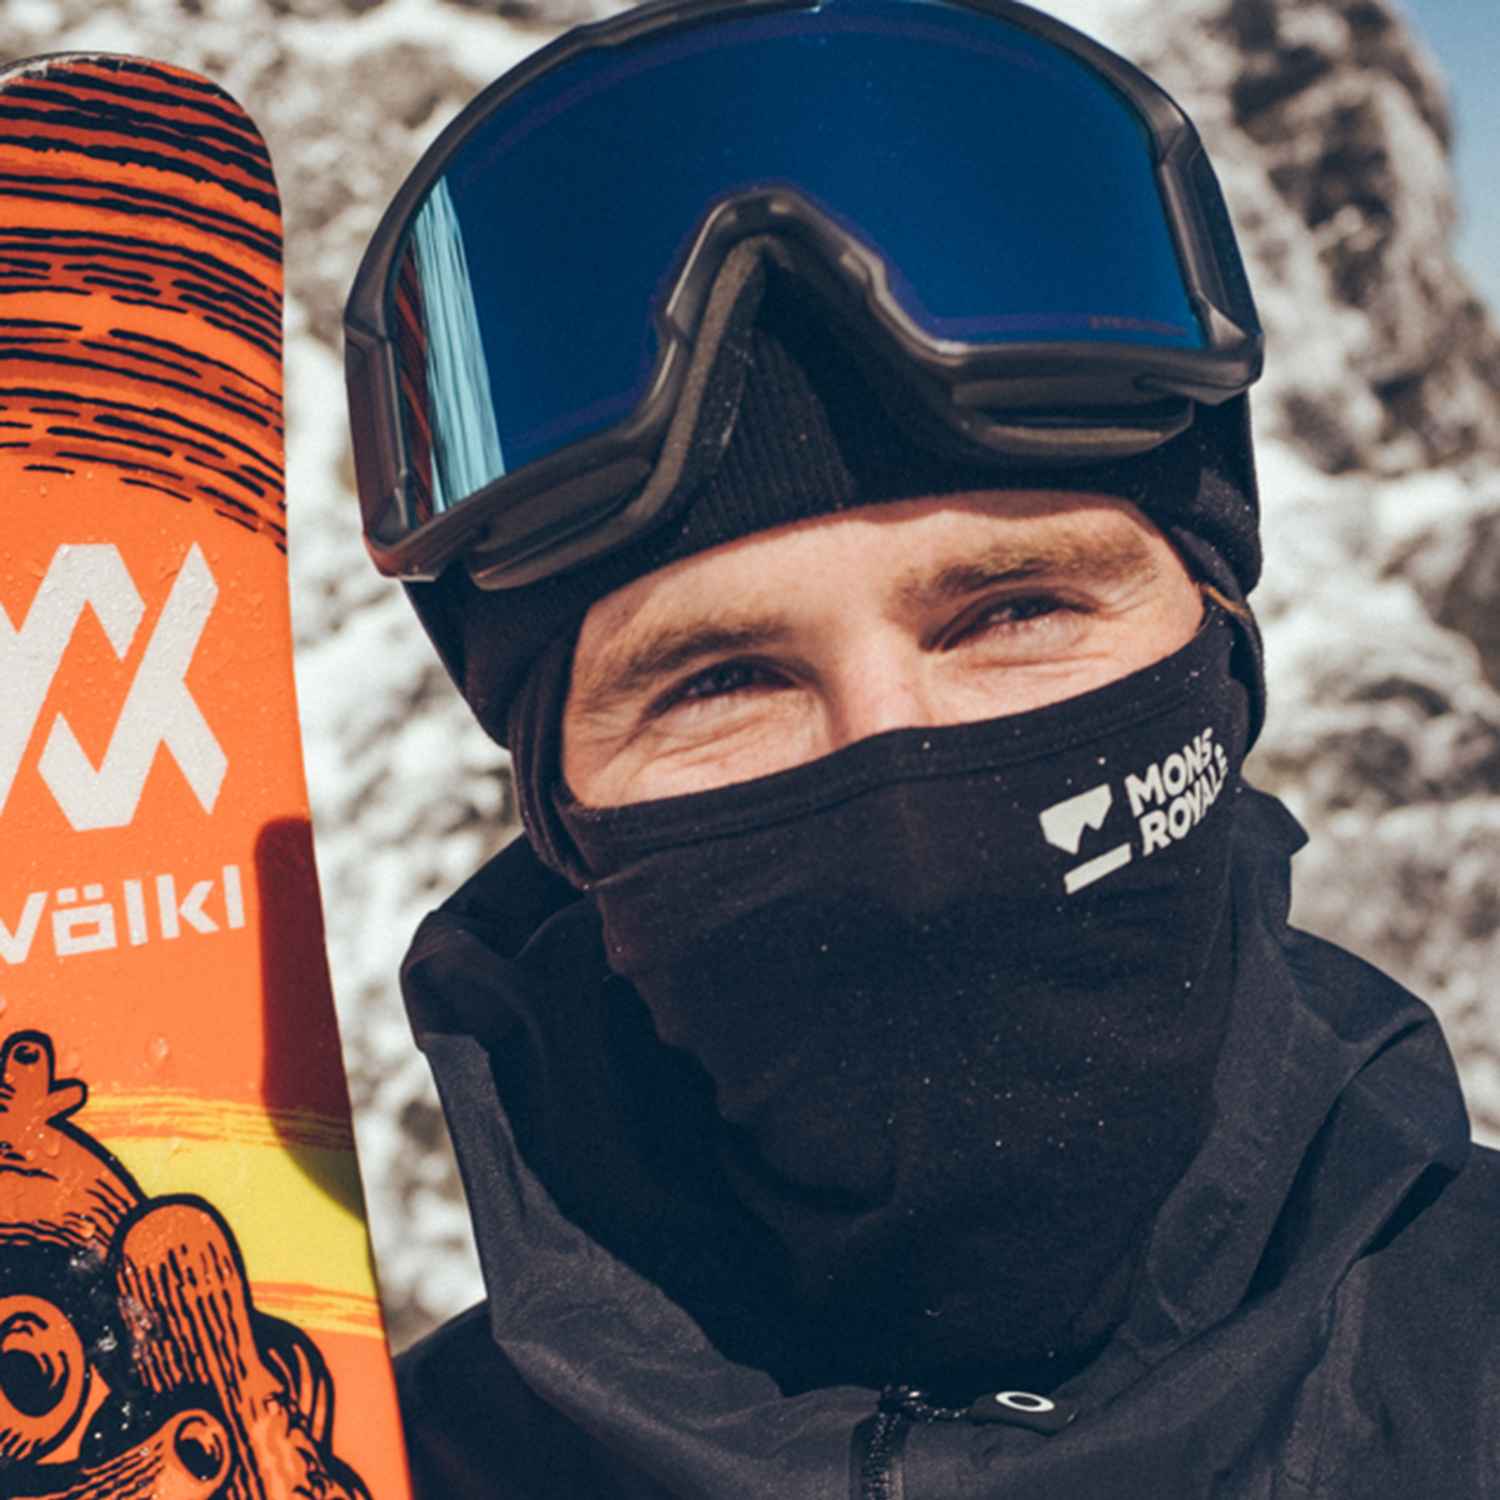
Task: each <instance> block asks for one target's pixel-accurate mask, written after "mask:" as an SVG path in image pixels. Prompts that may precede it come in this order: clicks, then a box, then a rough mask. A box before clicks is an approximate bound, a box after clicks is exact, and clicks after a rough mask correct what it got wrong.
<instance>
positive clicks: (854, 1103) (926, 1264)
mask: <svg viewBox="0 0 1500 1500" xmlns="http://www.w3.org/2000/svg"><path fill="white" fill-rule="evenodd" d="M1233 633H1234V627H1233V626H1232V625H1231V624H1230V623H1229V622H1228V621H1227V620H1226V619H1225V618H1224V617H1223V616H1222V615H1221V614H1219V613H1218V611H1217V610H1214V611H1212V612H1211V614H1210V616H1209V618H1208V620H1207V621H1206V623H1205V624H1204V626H1203V627H1202V628H1201V629H1200V631H1199V632H1198V634H1197V635H1196V636H1195V638H1194V639H1193V640H1192V641H1191V642H1190V643H1189V644H1188V645H1187V646H1185V647H1184V648H1183V649H1182V650H1180V651H1179V652H1177V653H1176V654H1174V655H1173V656H1171V657H1169V658H1167V659H1166V660H1165V661H1162V662H1160V663H1158V664H1156V665H1155V666H1152V667H1150V668H1148V669H1146V670H1144V671H1141V672H1137V673H1135V674H1133V675H1131V676H1130V677H1128V678H1125V679H1123V680H1122V681H1119V682H1116V683H1112V684H1109V685H1107V686H1105V687H1103V688H1100V689H1098V690H1096V691H1094V692H1091V693H1089V694H1087V695H1085V696H1083V697H1080V698H1076V699H1073V700H1070V701H1068V702H1065V703H1061V704H1057V705H1055V706H1052V707H1048V708H1044V709H1040V710H1037V711H1035V712H1030V713H1026V714H1021V715H1015V716H1011V717H1007V718H1001V719H993V720H989V721H986V722H983V723H975V724H963V725H957V726H951V727H943V728H936V729H907V730H898V731H894V732H891V733H886V734H881V735H878V736H875V737H873V738H871V739H867V740H864V741H861V742H860V743H858V744H855V745H853V746H850V747H848V748H847V749H844V750H841V751H839V752H837V753H835V754H833V755H830V756H827V757H824V758H823V759H820V760H818V761H816V762H813V763H811V764H808V765H804V766H800V767H797V768H794V769H792V770H789V771H785V772H781V773H778V774H775V775H772V776H768V777H764V778H760V779H757V780H755V781H752V782H745V783H741V784H738V785H735V786H730V787H725V788H722V789H719V790H715V791H709V792H703V793H697V794H693V795H689V796H683V797H674V798H670V799H666V800H662V801H656V802H650V803H639V804H635V805H632V806H628V807H622V808H612V809H590V808H585V807H582V806H580V805H578V804H577V803H575V802H572V801H571V800H569V799H568V797H567V795H566V793H563V794H561V795H560V797H559V799H558V813H559V816H560V818H561V820H562V823H563V825H564V826H565V828H566V830H567V832H568V834H569V835H570V837H571V838H572V840H573V842H574V844H575V846H576V848H577V850H578V851H579V853H580V854H581V856H582V859H583V862H584V864H585V866H586V867H587V870H588V871H589V872H590V877H589V881H588V884H587V890H588V894H589V895H590V897H591V899H592V900H593V901H594V902H595V903H596V905H597V908H598V910H599V913H600V915H601V918H602V925H603V931H604V936H605V942H606V947H607V956H608V961H609V964H610V967H611V968H612V969H613V970H614V971H615V972H616V973H618V974H620V975H622V976H624V977H625V978H626V979H628V980H629V981H630V982H631V983H632V984H633V985H634V987H635V988H636V990H637V991H638V992H639V994H640V996H641V997H642V1000H643V1001H644V1003H645V1005H646V1007H647V1009H648V1010H649V1012H650V1015H651V1017H652V1020H653V1023H654V1025H655V1029H656V1032H657V1035H658V1037H659V1038H660V1040H661V1041H662V1042H663V1043H664V1044H666V1045H667V1046H668V1047H671V1048H676V1049H680V1050H681V1051H682V1052H685V1053H687V1054H688V1055H689V1056H691V1057H692V1058H693V1059H695V1060H696V1062H697V1063H698V1064H699V1065H701V1067H702V1068H703V1069H704V1070H705V1071H706V1073H707V1074H708V1076H709V1078H710V1079H711V1080H712V1083H713V1086H714V1098H715V1106H716V1112H717V1128H719V1130H720V1138H719V1140H718V1141H717V1142H715V1143H714V1150H715V1152H716V1155H717V1158H718V1161H719V1164H720V1169H721V1170H722V1172H723V1174H724V1177H725V1179H726V1181H727V1183H728V1185H729V1187H730V1189H731V1190H732V1192H733V1194H734V1196H735V1197H736V1198H737V1199H738V1200H739V1202H740V1203H741V1204H742V1205H743V1206H744V1207H745V1208H746V1209H747V1210H748V1211H749V1212H750V1213H751V1214H752V1215H753V1216H754V1217H755V1218H756V1219H757V1220H759V1221H760V1222H761V1223H762V1224H764V1225H765V1226H766V1227H767V1229H769V1230H770V1232H771V1233H772V1234H773V1235H774V1236H775V1237H776V1239H777V1240H778V1241H779V1242H780V1243H781V1245H782V1246H783V1247H784V1248H785V1251H786V1254H787V1260H788V1264H789V1265H790V1266H791V1268H792V1272H791V1275H792V1282H793V1285H792V1287H791V1288H790V1293H789V1294H790V1296H791V1297H792V1298H793V1299H794V1301H795V1304H796V1305H795V1308H794V1309H793V1310H792V1311H793V1312H794V1314H795V1316H796V1317H797V1318H799V1319H801V1320H803V1321H804V1323H805V1326H806V1328H807V1330H808V1336H807V1339H806V1340H805V1343H806V1345H807V1347H808V1348H809V1349H811V1350H813V1351H817V1352H815V1353H814V1354H812V1355H811V1356H809V1358H810V1360H811V1363H810V1364H808V1363H807V1362H804V1364H803V1367H802V1369H801V1371H800V1373H799V1382H798V1383H808V1384H811V1383H837V1382H849V1381H854V1382H861V1383H871V1384H887V1383H908V1384H919V1385H923V1386H925V1387H926V1388H927V1389H929V1390H930V1391H934V1392H937V1393H942V1394H946V1395H948V1396H951V1397H953V1398H957V1397H961V1396H967V1395H970V1394H973V1393H974V1392H977V1391H978V1390H981V1389H984V1388H987V1387H992V1386H993V1383H994V1382H996V1381H1007V1382H1016V1383H1019V1382H1020V1381H1021V1379H1022V1378H1023V1377H1024V1379H1025V1380H1027V1381H1028V1382H1029V1383H1030V1384H1032V1385H1033V1386H1034V1387H1037V1386H1039V1387H1042V1388H1046V1387H1047V1386H1049V1385H1055V1384H1056V1383H1057V1382H1058V1381H1059V1380H1061V1379H1063V1378H1065V1377H1066V1375H1067V1374H1068V1373H1069V1372H1070V1371H1071V1369H1072V1368H1075V1367H1076V1365H1077V1363H1078V1362H1079V1361H1080V1360H1081V1359H1084V1358H1086V1357H1087V1356H1088V1354H1089V1353H1090V1352H1091V1350H1092V1349H1093V1348H1094V1347H1095V1346H1096V1345H1097V1344H1098V1343H1099V1342H1100V1341H1101V1340H1102V1339H1103V1338H1104V1337H1105V1336H1107V1334H1108V1333H1109V1331H1110V1330H1111V1329H1112V1328H1113V1327H1114V1326H1115V1325H1116V1324H1117V1323H1118V1321H1119V1319H1120V1318H1121V1316H1123V1312H1124V1303H1125V1299H1126V1298H1127V1296H1128V1293H1129V1289H1130V1281H1131V1277H1132V1275H1133V1273H1134V1269H1135V1266H1136V1264H1137V1261H1138V1258H1139V1254H1140V1252H1141V1250H1142V1249H1143V1247H1144V1243H1145V1239H1146V1236H1147V1233H1148V1231H1149V1227H1150V1224H1151V1221H1152V1219H1153V1217H1154V1215H1155V1213H1156V1211H1157V1209H1158V1208H1159V1207H1160V1205H1161V1203H1162V1201H1163V1199H1164V1198H1165V1197H1166V1195H1167V1193H1168V1192H1169V1191H1170V1189H1171V1188H1172V1186H1173V1185H1174V1184H1175V1183H1176V1181H1177V1180H1178V1178H1179V1177H1180V1176H1181V1175H1182V1173H1183V1171H1184V1170H1185V1169H1186V1167H1187V1165H1188V1163H1189V1161H1190V1160H1191V1158H1192V1157H1193V1155H1194V1153H1195V1152H1196V1151H1197V1149H1198V1147H1199V1146H1200V1144H1201V1143H1202V1141H1203V1138H1204V1135H1205V1133H1206V1130H1207V1125H1208V1120H1209V1115H1210V1112H1211V1081H1212V1076H1213V1070H1214V1065H1215V1062H1216V1059H1217V1055H1218V1051H1219V1047H1220V1042H1221V1040H1222V1037H1223V1034H1224V1030H1225V1025H1226V1021H1227V1016H1228V1007H1229V996H1230V991H1231V987H1232V980H1233V973H1232V969H1233V960H1232V937H1233V935H1232V931H1231V924H1230V918H1229V912H1230V906H1229V878H1228V877H1229V830H1230V825H1231V822H1232V817H1231V811H1230V808H1231V804H1232V802H1233V800H1234V797H1235V793H1236V790H1237V787H1238V776H1239V767H1240V762H1241V759H1242V757H1243V754H1244V749H1245V742H1246V735H1247V715H1248V703H1247V695H1246V693H1245V690H1244V688H1243V687H1242V686H1241V685H1240V683H1238V682H1237V681H1236V680H1235V678H1234V677H1233V676H1232V674H1231V672H1230V668H1229V657H1230V651H1231V646H1232V641H1233Z"/></svg>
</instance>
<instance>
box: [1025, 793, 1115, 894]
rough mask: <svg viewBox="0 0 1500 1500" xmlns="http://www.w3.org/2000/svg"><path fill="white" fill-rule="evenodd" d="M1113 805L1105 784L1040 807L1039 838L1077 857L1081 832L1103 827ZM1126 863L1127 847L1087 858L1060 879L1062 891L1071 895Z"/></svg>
mask: <svg viewBox="0 0 1500 1500" xmlns="http://www.w3.org/2000/svg"><path fill="white" fill-rule="evenodd" d="M1114 802H1115V794H1114V792H1113V791H1112V790H1111V789H1110V786H1109V783H1108V782H1105V783H1104V784H1103V785H1102V786H1095V787H1090V788H1089V790H1088V791H1086V792H1079V794H1078V795H1077V796H1076V797H1069V798H1068V799H1067V801H1065V802H1058V803H1056V804H1054V805H1053V806H1052V807H1048V808H1044V809H1043V810H1042V813H1041V820H1042V837H1043V838H1045V839H1046V840H1047V842H1048V843H1049V844H1051V845H1052V847H1053V848H1054V849H1061V850H1063V851H1064V852H1065V853H1068V854H1077V853H1078V851H1079V848H1080V847H1081V846H1082V844H1083V833H1084V829H1086V828H1092V829H1095V830H1098V829H1100V828H1103V827H1104V820H1105V819H1106V818H1107V817H1108V816H1109V810H1110V808H1111V807H1113V806H1114ZM1129 863H1130V845H1129V844H1128V843H1126V844H1117V845H1116V846H1115V847H1114V848H1113V849H1110V850H1107V851H1106V852H1105V853H1103V854H1100V855H1097V856H1095V858H1093V859H1087V860H1085V861H1084V862H1083V863H1082V864H1081V865H1075V866H1074V867H1073V869H1071V870H1069V871H1068V872H1067V873H1066V874H1065V875H1064V876H1063V889H1064V890H1065V891H1067V893H1068V894H1069V895H1070V896H1072V895H1074V894H1076V893H1077V892H1078V891H1081V890H1082V889H1083V888H1084V887H1085V886H1089V885H1092V884H1093V883H1094V882H1095V881H1096V880H1103V879H1104V877H1105V876H1106V875H1112V874H1114V872H1115V871H1116V870H1118V869H1120V868H1121V867H1122V866H1124V865H1128V864H1129Z"/></svg>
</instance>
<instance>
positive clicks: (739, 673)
mask: <svg viewBox="0 0 1500 1500" xmlns="http://www.w3.org/2000/svg"><path fill="white" fill-rule="evenodd" d="M778 682H779V679H778V678H776V677H775V676H774V674H773V673H772V672H771V671H770V669H769V668H767V667H765V666H763V665H761V663H759V662H753V661H721V662H716V663H715V664H714V665H713V666H711V667H705V668H704V669H703V670H702V671H701V672H694V673H693V675H692V676H691V677H687V678H684V679H683V680H682V681H681V682H679V683H677V684H675V685H674V686H673V687H670V688H668V689H667V691H666V692H665V693H663V694H662V695H661V697H659V698H658V699H657V700H656V701H655V702H654V703H653V704H652V705H651V717H652V718H656V717H658V716H659V715H661V714H664V713H667V712H669V711H670V710H671V709H674V708H679V707H683V706H690V705H692V704H696V703H708V702H711V701H712V700H713V699H715V698H728V697H730V696H732V695H733V694H735V693H745V692H753V691H755V690H757V689H761V688H767V687H774V686H776V685H777V684H778Z"/></svg>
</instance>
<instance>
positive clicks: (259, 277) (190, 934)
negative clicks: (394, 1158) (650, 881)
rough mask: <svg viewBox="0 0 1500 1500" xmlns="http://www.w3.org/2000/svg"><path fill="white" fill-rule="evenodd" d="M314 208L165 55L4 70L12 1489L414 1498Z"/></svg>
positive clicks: (86, 1498)
mask: <svg viewBox="0 0 1500 1500" xmlns="http://www.w3.org/2000/svg"><path fill="white" fill-rule="evenodd" d="M281 287H282V283H281V225H280V210H279V204H278V199H277V194H276V186H275V182H274V179H273V177H272V173H271V166H270V162H269V160H268V157H267V154H266V150H265V146H264V144H263V142H262V141H261V138H260V136H259V134H258V133H257V131H256V129H255V127H254V125H253V124H252V123H251V122H250V120H249V119H248V118H247V117H246V116H245V114H244V113H243V112H242V111H241V110H240V109H239V107H238V106H237V105H236V104H235V103H234V102H233V101H232V100H231V99H230V98H229V97H228V96H227V95H225V94H224V93H223V92H222V91H221V90H220V89H218V88H217V87H216V86H215V85H213V84H211V83H209V82H207V81H206V80H204V79H201V78H198V77H195V76H194V75H192V74H190V73H187V72H184V71H182V70H180V69H177V68H174V67H170V66H167V65H164V64H157V63H151V62H146V61H143V60H140V59H132V58H123V57H100V56H85V55H81V54H67V55H59V56H56V57H50V58H38V59H34V60H31V61H28V62H23V63H19V64H14V65H11V66H9V67H6V68H4V69H0V496H3V502H0V517H3V525H4V539H3V543H0V693H3V703H0V849H3V851H4V852H3V858H0V1494H4V1495H7V1496H16V1497H29V1500H64V1497H66V1500H125V1497H130V1500H147V1497H151V1500H200V1497H201V1500H207V1497H210V1496H219V1497H226V1500H290V1497H292V1496H304V1495H305V1496H313V1495H316V1496H323V1497H327V1500H359V1497H364V1496H372V1497H375V1500H384V1497H391V1500H403V1497H405V1496H406V1495H407V1494H408V1493H409V1490H408V1485H407V1479H406V1469H405V1460H404V1455H403V1450H402V1445H401V1436H400V1428H399V1421H398V1417H397V1412H396V1406H395V1398H394V1389H393V1385H392V1381H391V1372H390V1362H389V1355H388V1351H387V1347H386V1343H385V1335H384V1330H383V1326H382V1323H381V1319H380V1312H379V1306H378V1303H377V1300H376V1294H375V1285H374V1280H373V1275H372V1271H371V1265H370V1255H369V1245H368V1240H367V1237H366V1233H365V1226H364V1218H363V1208H362V1201H361V1194H360V1187H359V1178H358V1172H357V1169H356V1164H355V1159H354V1144H353V1136H352V1132H351V1128H350V1123H349V1104H348V1094H347V1088H346V1084H345V1080H344V1073H343V1066H342V1061H341V1057H340V1052H339V1047H338V1038H337V1032H336V1028H335V1019H334V1012H333V1004H332V997H331V990H330V986H329V980H328V971H327V964H326V959H325V956H324V950H323V935H322V918H321V912H320V905H319V899H318V889H317V879H316V873H315V869H314V865H313V857H312V844H311V837H310V832H309V824H308V815H307V798H306V790H305V784H304V778H303V768H302V760H301V749H300V744H299V740H298V734H297V714H296V702H295V696H294V690H293V684H292V670H291V668H292V662H291V624H290V614H289V607H288V599H287V576H286V533H285V527H284V522H285V503H284V502H285V495H284V481H283V466H282V460H283V438H282V371H281V319H282V302H281V297H282V290H281Z"/></svg>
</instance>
